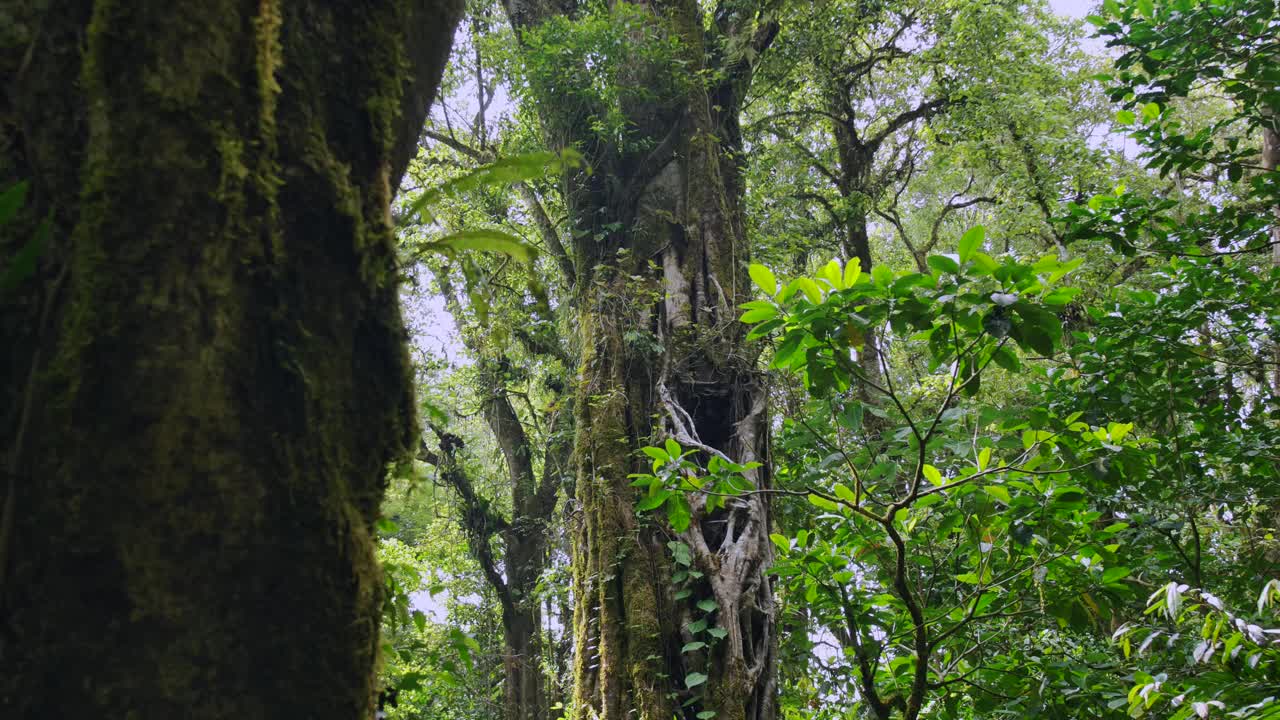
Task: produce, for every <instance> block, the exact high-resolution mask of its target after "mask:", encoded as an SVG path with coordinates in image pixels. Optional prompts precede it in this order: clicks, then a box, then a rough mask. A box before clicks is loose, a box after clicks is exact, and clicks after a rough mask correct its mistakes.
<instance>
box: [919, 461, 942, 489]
mask: <svg viewBox="0 0 1280 720" xmlns="http://www.w3.org/2000/svg"><path fill="white" fill-rule="evenodd" d="M920 474H922V475H924V479H925V480H928V481H929V482H931V483H933V484H934V485H942V482H943V481H942V473H941V472H939V471H938V468H936V467H934V466H932V465H922V466H920Z"/></svg>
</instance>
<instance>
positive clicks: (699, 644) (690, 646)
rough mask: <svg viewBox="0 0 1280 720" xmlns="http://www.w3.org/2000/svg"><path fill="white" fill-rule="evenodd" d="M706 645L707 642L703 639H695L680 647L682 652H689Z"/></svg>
mask: <svg viewBox="0 0 1280 720" xmlns="http://www.w3.org/2000/svg"><path fill="white" fill-rule="evenodd" d="M706 646H707V644H706V643H704V642H702V641H701V640H695V641H693V642H691V643H685V645H684V647H682V648H680V652H681V653H682V654H683V653H689V652H693V651H694V650H701V649H702V648H704V647H706Z"/></svg>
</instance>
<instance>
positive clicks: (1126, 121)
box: [1116, 110, 1138, 125]
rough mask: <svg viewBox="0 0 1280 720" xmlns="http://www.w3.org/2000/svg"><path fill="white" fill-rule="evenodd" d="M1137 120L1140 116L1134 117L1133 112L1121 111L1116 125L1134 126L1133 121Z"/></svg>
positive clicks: (1117, 114)
mask: <svg viewBox="0 0 1280 720" xmlns="http://www.w3.org/2000/svg"><path fill="white" fill-rule="evenodd" d="M1137 119H1138V116H1137V115H1134V114H1133V111H1132V110H1121V111H1120V112H1118V113H1116V123H1118V124H1120V125H1132V124H1133V121H1134V120H1137Z"/></svg>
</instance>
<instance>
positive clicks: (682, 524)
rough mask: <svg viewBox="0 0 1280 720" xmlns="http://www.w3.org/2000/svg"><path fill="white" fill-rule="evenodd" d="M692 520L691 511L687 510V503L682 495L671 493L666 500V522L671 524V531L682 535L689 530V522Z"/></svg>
mask: <svg viewBox="0 0 1280 720" xmlns="http://www.w3.org/2000/svg"><path fill="white" fill-rule="evenodd" d="M690 520H692V511H691V510H690V509H689V501H688V500H686V499H685V497H684V493H672V495H671V497H669V498H667V522H669V523H671V529H672V530H674V531H676V532H678V533H682V532H684V531H685V530H688V529H689V522H690Z"/></svg>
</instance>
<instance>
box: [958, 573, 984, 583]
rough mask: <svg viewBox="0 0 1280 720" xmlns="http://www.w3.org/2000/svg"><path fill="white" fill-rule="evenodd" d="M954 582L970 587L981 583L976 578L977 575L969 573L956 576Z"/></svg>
mask: <svg viewBox="0 0 1280 720" xmlns="http://www.w3.org/2000/svg"><path fill="white" fill-rule="evenodd" d="M956 580H959V581H960V582H962V583H968V584H970V585H977V584H978V583H979V582H981V580H980V579H979V578H978V573H971V572H970V573H962V574H960V575H957V576H956Z"/></svg>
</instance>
